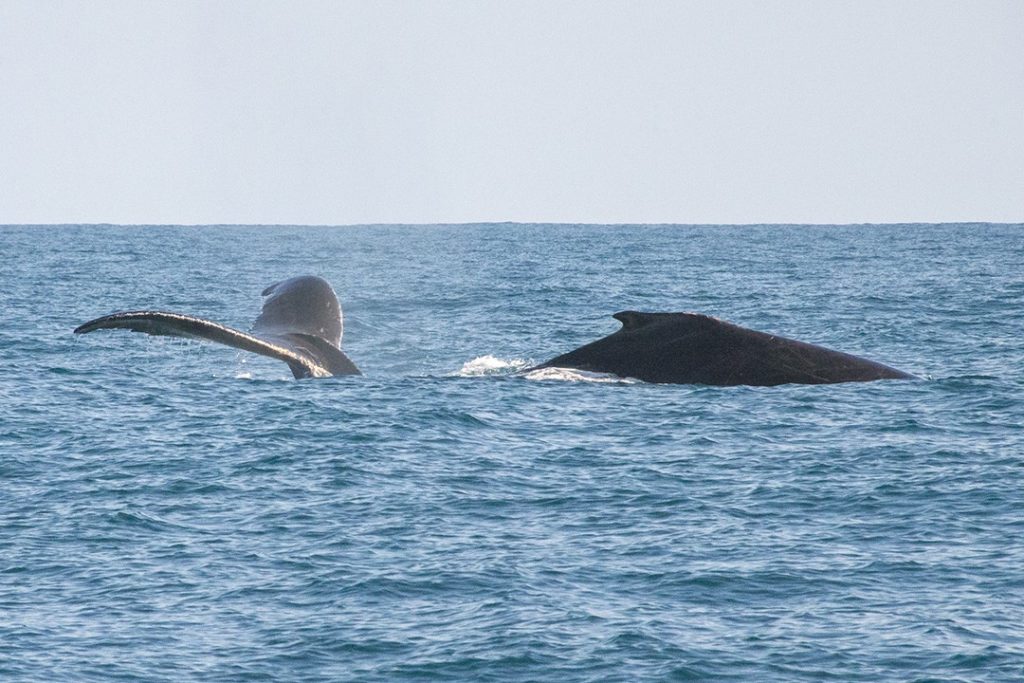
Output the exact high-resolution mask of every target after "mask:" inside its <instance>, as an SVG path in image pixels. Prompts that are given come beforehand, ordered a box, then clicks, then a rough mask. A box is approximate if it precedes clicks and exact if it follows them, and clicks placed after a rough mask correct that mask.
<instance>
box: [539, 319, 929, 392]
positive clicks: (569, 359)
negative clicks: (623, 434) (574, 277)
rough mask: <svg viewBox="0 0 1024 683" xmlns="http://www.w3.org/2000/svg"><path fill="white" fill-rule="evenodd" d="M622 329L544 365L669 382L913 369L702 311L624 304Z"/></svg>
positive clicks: (835, 377)
mask: <svg viewBox="0 0 1024 683" xmlns="http://www.w3.org/2000/svg"><path fill="white" fill-rule="evenodd" d="M613 317H614V318H615V319H617V320H618V321H620V322H621V323H622V328H621V329H619V330H618V331H617V332H615V333H613V334H610V335H608V336H607V337H604V338H603V339H598V340H597V341H595V342H592V343H590V344H587V345H585V346H581V347H580V348H578V349H576V350H574V351H570V352H569V353H566V354H562V355H561V356H558V357H556V358H552V359H551V360H549V361H547V362H546V363H543V364H541V365H538V366H537V367H536V368H534V369H541V368H572V369H576V370H586V371H589V372H602V373H611V374H614V375H618V376H620V377H633V378H636V379H640V380H643V381H645V382H656V383H662V384H711V385H718V386H734V385H740V384H743V385H750V386H774V385H777V384H832V383H837V382H870V381H873V380H877V379H911V378H913V375H908V374H907V373H905V372H901V371H899V370H896V369H895V368H890V367H889V366H887V365H882V364H881V363H876V362H874V361H871V360H867V359H866V358H859V357H857V356H852V355H850V354H848V353H841V352H839V351H833V350H831V349H826V348H824V347H821V346H815V345H814V344H808V343H806V342H801V341H796V340H794V339H786V338H785V337H779V336H776V335H772V334H766V333H764V332H758V331H756V330H750V329H747V328H745V327H740V326H739V325H733V324H731V323H727V322H725V321H723V320H718V319H717V318H712V317H711V316H707V315H700V314H696V313H641V312H638V311H622V312H621V313H616V314H615V315H614V316H613Z"/></svg>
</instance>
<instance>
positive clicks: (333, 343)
mask: <svg viewBox="0 0 1024 683" xmlns="http://www.w3.org/2000/svg"><path fill="white" fill-rule="evenodd" d="M263 295H264V296H267V297H268V298H267V300H266V301H265V302H264V304H263V310H262V312H261V313H260V315H259V317H258V318H257V319H256V322H255V323H254V324H253V331H252V333H246V332H242V331H240V330H236V329H234V328H231V327H227V326H226V325H221V324H219V323H215V322H213V321H210V320H204V319H203V318H197V317H195V316H190V315H183V314H181V313H169V312H165V311H126V312H123V313H112V314H110V315H105V316H103V317H100V318H96V319H95V320H90V321H89V322H87V323H85V324H83V325H80V326H79V327H77V328H75V334H85V333H88V332H93V331H95V330H103V329H127V330H132V331H134V332H145V333H146V334H153V335H166V336H172V337H184V338H186V339H200V340H207V341H212V342H217V343H219V344H225V345H227V346H232V347H234V348H236V349H242V350H243V351H251V352H253V353H258V354H260V355H262V356H269V357H271V358H276V359H278V360H283V361H284V362H285V363H287V364H288V367H289V368H291V371H292V374H293V375H294V376H295V377H296V378H300V377H330V376H333V375H358V374H361V373H360V372H359V368H357V367H356V366H355V364H354V363H353V362H352V361H351V360H349V358H348V356H346V355H345V353H344V352H343V351H342V350H341V348H340V344H341V335H342V318H341V306H340V305H339V304H338V298H337V296H335V294H334V290H333V289H331V286H330V285H329V284H328V283H327V281H326V280H323V279H322V278H318V277H314V276H311V275H304V276H301V277H295V278H291V279H290V280H285V281H283V282H279V283H277V284H275V285H271V286H270V287H268V288H267V289H265V290H264V291H263Z"/></svg>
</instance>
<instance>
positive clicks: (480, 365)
mask: <svg viewBox="0 0 1024 683" xmlns="http://www.w3.org/2000/svg"><path fill="white" fill-rule="evenodd" d="M530 365H532V363H531V362H530V361H528V360H524V359H522V358H513V359H511V360H504V359H502V358H497V357H495V356H492V355H490V354H488V355H486V356H477V357H476V358H474V359H473V360H471V361H468V362H466V363H463V365H462V368H460V369H459V370H458V371H457V372H454V373H452V374H453V375H454V376H456V377H481V376H484V375H508V374H511V373H513V372H519V371H520V370H524V369H526V368H528V367H530Z"/></svg>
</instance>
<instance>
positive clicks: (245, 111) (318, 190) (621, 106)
mask: <svg viewBox="0 0 1024 683" xmlns="http://www.w3.org/2000/svg"><path fill="white" fill-rule="evenodd" d="M0 117H2V118H0V223H16V222H30V223H55V222H113V223H219V222H230V223H318V224H346V223H363V222H411V223H429V222H449V221H450V222H464V221H504V220H513V221H568V222H616V223H623V222H685V223H692V222H714V223H725V222H728V223H736V222H740V223H750V222H860V221H876V222H892V221H905V220H908V221H954V220H992V221H1024V2H1022V1H1021V0H1006V1H990V2H986V1H983V0H971V1H970V2H967V1H964V0H955V1H952V2H944V1H942V0H923V1H903V2H901V1H899V0H882V1H866V0H855V1H850V2H845V1H839V0H836V1H833V2H829V1H828V0H808V1H800V0H792V1H778V2H771V1H767V0H751V1H736V2H729V1H722V0H707V1H704V2H686V1H683V0H666V1H663V2H659V1H656V0H647V1H637V2H603V1H600V0H585V1H580V2H560V1H557V0H541V1H530V0H513V1H508V2H499V1H494V2H487V1H484V0H465V1H437V2H426V1H424V2H415V1H412V0H408V1H397V2H380V1H374V2H369V1H366V2H362V1H360V2H340V1H325V2H300V1H294V0H288V1H286V2H284V1H283V2H259V1H254V0H244V1H243V0H238V1H234V2H231V1H222V2H216V1H211V0H204V1H199V2H188V1H181V0H175V1H173V2H160V1H154V0H131V1H124V2H110V1H103V0H96V1H92V2H81V1H78V0H75V1H70V2H47V1H40V0H28V1H25V2H22V1H20V0H18V1H14V0H0Z"/></svg>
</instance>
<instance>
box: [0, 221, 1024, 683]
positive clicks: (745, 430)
mask: <svg viewBox="0 0 1024 683" xmlns="http://www.w3.org/2000/svg"><path fill="white" fill-rule="evenodd" d="M0 249H2V253H3V254H4V256H5V258H4V269H3V270H2V271H0V310H2V311H3V313H4V325H3V326H0V349H2V351H3V360H2V362H0V679H2V680H12V681H184V680H196V681H199V680H202V681H239V680H310V681H312V680H351V681H414V680H415V681H424V680H447V681H463V680H473V681H506V680H530V681H535V680H558V681H561V682H566V681H634V680H674V681H695V680H715V681H729V680H732V681H755V680H756V681H820V680H837V681H882V680H894V681H913V680H918V681H925V680H929V681H974V680H985V681H1019V680H1022V679H1024V631H1022V629H1021V624H1024V573H1022V569H1021V568H1022V567H1024V543H1022V538H1024V516H1022V513H1021V511H1022V510H1024V437H1022V430H1021V425H1022V424H1024V400H1022V399H1024V380H1022V376H1021V369H1022V368H1024V341H1022V340H1024V306H1022V302H1024V274H1022V273H1024V270H1022V269H1021V267H1020V264H1021V263H1024V227H1022V226H1019V225H1018V226H1006V225H941V226H940V225H903V226H744V227H729V226H586V225H580V226H565V225H562V226H553V225H525V226H524V225H520V226H510V225H463V226H430V227H407V226H376V227H347V228H312V227H230V226H226V227H211V226H206V227H176V226H166V227H153V226H147V227H109V226H101V227H97V226H61V227H16V226H8V227H3V228H0ZM12 255H17V257H16V258H14V257H12ZM300 273H314V274H319V275H322V276H324V277H326V278H327V279H328V280H330V281H331V282H332V283H333V284H334V286H335V288H336V290H337V292H338V294H339V296H340V298H341V300H342V305H343V307H344V310H345V315H346V319H345V340H344V348H345V349H346V351H347V353H348V354H349V355H350V356H351V357H352V358H353V360H355V361H356V363H357V364H359V365H360V367H361V368H362V369H363V371H364V372H365V373H366V374H365V376H364V377H358V378H337V379H328V380H317V381H300V382H296V381H293V380H291V379H290V373H289V372H288V370H287V368H286V367H285V366H284V365H283V364H281V363H278V362H275V361H272V360H269V359H264V358H258V357H249V356H246V355H245V354H240V353H236V352H235V351H234V350H231V349H226V348H222V347H217V346H212V345H202V344H197V343H191V342H184V341H181V340H173V339H162V338H152V337H143V336H141V335H131V334H127V333H106V334H104V333H97V334H94V335H88V336H85V337H75V336H73V335H72V334H71V333H70V332H71V329H72V328H74V327H75V326H76V325H77V324H79V323H81V322H83V321H85V320H88V319H90V318H92V317H95V316H98V315H101V314H105V313H109V312H112V311H114V310H118V309H128V308H136V307H154V308H162V309H170V310H178V311H183V312H189V313H194V314H197V315H203V316H207V317H210V318H213V319H215V320H218V321H221V322H224V323H225V324H229V325H234V326H237V327H241V328H243V329H244V328H246V327H247V326H248V324H249V323H250V322H251V321H252V319H253V318H254V317H255V315H256V313H257V311H258V306H259V297H258V294H259V292H260V291H261V290H262V289H263V288H264V287H265V286H267V285H268V284H271V283H273V282H275V281H277V280H280V279H283V278H285V277H289V276H292V275H296V274H300ZM623 309H639V310H693V311H701V312H705V313H709V314H713V315H717V316H720V317H723V318H725V319H727V320H730V321H733V322H736V323H739V324H742V325H746V326H749V327H753V328H756V329H762V330H766V331H771V332H776V333H779V334H783V335H786V336H791V337H795V338H798V339H803V340H806V341H810V342H816V343H820V344H824V345H826V346H831V347H834V348H837V349H840V350H843V351H848V352H851V353H856V354H860V355H864V356H867V357H870V358H872V359H875V360H879V361H881V362H884V363H887V364H890V365H893V366H895V367H898V368H901V369H904V370H907V371H909V372H913V373H914V374H916V375H919V376H920V377H922V379H921V380H915V381H908V382H877V383H871V384H847V385H835V386H783V387H775V388H749V387H734V388H715V387H695V386H658V385H649V384H643V383H635V382H632V383H631V382H610V383H609V382H597V381H587V378H583V379H576V380H572V379H565V378H562V379H561V380H558V379H547V380H544V379H533V380H531V379H524V378H522V377H518V376H515V370H517V369H520V368H522V367H524V366H526V365H527V364H529V363H530V362H532V361H542V360H545V359H546V358H549V357H551V356H554V355H556V354H558V353H561V352H564V351H567V350H569V349H571V348H573V347H575V346H577V345H580V344H582V343H585V342H587V341H590V340H593V339H596V338H598V337H599V336H602V335H604V334H607V333H609V332H611V331H613V330H614V329H616V328H617V326H618V323H616V322H615V321H614V320H612V319H611V318H610V317H609V315H610V314H611V313H613V312H615V311H619V310H623Z"/></svg>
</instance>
